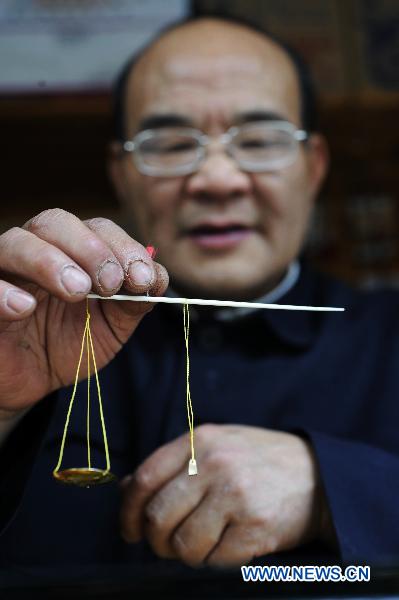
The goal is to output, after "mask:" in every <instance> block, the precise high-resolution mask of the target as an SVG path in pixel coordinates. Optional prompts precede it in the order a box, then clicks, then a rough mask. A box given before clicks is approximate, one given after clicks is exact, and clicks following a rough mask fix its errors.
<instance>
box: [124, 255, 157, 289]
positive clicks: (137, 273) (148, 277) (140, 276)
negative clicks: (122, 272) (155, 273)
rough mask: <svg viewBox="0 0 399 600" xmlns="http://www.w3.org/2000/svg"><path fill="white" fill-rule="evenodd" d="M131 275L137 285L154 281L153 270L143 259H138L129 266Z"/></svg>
mask: <svg viewBox="0 0 399 600" xmlns="http://www.w3.org/2000/svg"><path fill="white" fill-rule="evenodd" d="M129 277H130V279H131V280H132V283H135V284H136V285H143V286H144V285H149V284H150V283H151V281H152V271H151V269H150V267H149V266H148V265H146V264H145V263H143V262H142V261H141V260H136V261H135V262H133V263H132V264H131V265H130V267H129Z"/></svg>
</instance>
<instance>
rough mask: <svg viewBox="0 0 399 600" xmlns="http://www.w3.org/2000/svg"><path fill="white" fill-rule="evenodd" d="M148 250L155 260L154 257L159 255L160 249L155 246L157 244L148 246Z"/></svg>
mask: <svg viewBox="0 0 399 600" xmlns="http://www.w3.org/2000/svg"><path fill="white" fill-rule="evenodd" d="M146 250H147V253H148V255H149V256H150V257H151V258H152V259H153V260H154V258H155V257H156V255H157V252H158V250H157V249H156V248H155V246H147V247H146Z"/></svg>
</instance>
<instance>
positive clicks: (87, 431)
mask: <svg viewBox="0 0 399 600" xmlns="http://www.w3.org/2000/svg"><path fill="white" fill-rule="evenodd" d="M86 319H87V321H88V322H89V319H90V313H89V309H88V306H87V305H86ZM89 327H90V324H89V326H88V327H87V328H86V336H85V337H86V348H87V422H86V437H87V464H88V465H89V469H90V468H91V453H90V348H89V335H88V332H89Z"/></svg>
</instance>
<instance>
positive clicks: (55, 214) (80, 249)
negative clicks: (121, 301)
mask: <svg viewBox="0 0 399 600" xmlns="http://www.w3.org/2000/svg"><path fill="white" fill-rule="evenodd" d="M115 227H116V225H115ZM23 228H24V229H26V230H27V231H29V232H30V233H33V234H34V235H35V236H37V237H38V238H40V239H41V240H44V241H45V242H48V243H49V244H52V245H53V246H55V247H57V248H58V249H59V250H62V251H63V252H64V253H65V254H66V255H67V256H69V257H71V258H72V259H73V260H74V261H75V262H76V263H77V264H78V265H80V266H81V267H82V269H83V270H84V271H86V273H88V274H89V275H90V278H91V280H92V282H93V289H95V291H97V292H98V293H99V294H103V295H111V294H114V293H115V292H116V291H117V290H118V289H119V288H120V287H121V285H122V284H123V279H124V273H123V268H122V265H121V264H120V263H119V261H118V259H117V258H116V257H115V255H114V254H113V252H112V250H111V248H110V247H109V245H107V244H106V242H104V240H102V239H101V238H100V237H99V236H98V235H96V234H95V233H94V232H93V231H91V230H90V229H89V228H88V227H86V225H85V224H84V223H82V221H81V220H80V219H78V218H77V217H76V216H75V215H73V214H71V213H69V212H67V211H65V210H62V209H58V208H55V209H50V210H45V211H44V212H42V213H40V214H39V215H37V216H35V217H33V219H30V220H29V221H28V222H27V223H25V225H24V227H23Z"/></svg>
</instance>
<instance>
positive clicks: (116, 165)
mask: <svg viewBox="0 0 399 600" xmlns="http://www.w3.org/2000/svg"><path fill="white" fill-rule="evenodd" d="M122 159H123V150H122V146H121V144H120V142H117V141H116V140H114V141H112V142H111V143H110V144H109V147H108V160H107V173H108V177H109V179H110V181H111V183H112V187H113V188H114V190H115V193H116V195H117V197H118V199H119V201H120V202H122V203H123V202H124V200H125V174H124V165H123V160H122Z"/></svg>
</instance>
